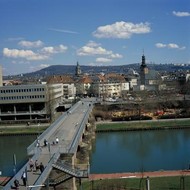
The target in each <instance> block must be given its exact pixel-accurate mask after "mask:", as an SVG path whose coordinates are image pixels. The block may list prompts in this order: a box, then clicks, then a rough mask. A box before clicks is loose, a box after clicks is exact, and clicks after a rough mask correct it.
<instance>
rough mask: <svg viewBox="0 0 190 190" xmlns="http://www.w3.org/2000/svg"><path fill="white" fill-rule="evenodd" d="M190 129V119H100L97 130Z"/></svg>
mask: <svg viewBox="0 0 190 190" xmlns="http://www.w3.org/2000/svg"><path fill="white" fill-rule="evenodd" d="M163 129H164V130H165V129H190V119H189V118H186V119H163V120H143V121H141V120H140V121H121V122H113V121H100V122H97V123H96V132H115V131H138V130H163Z"/></svg>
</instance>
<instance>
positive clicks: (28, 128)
mask: <svg viewBox="0 0 190 190" xmlns="http://www.w3.org/2000/svg"><path fill="white" fill-rule="evenodd" d="M49 125H50V124H49V123H43V124H40V125H38V124H31V125H24V124H20V125H18V124H16V125H14V124H13V125H0V136H8V135H9V136H10V135H38V134H41V133H43V131H45V130H46V129H47V128H48V127H49Z"/></svg>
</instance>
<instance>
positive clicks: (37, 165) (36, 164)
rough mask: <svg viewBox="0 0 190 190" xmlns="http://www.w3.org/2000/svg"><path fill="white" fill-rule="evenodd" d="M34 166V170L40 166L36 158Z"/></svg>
mask: <svg viewBox="0 0 190 190" xmlns="http://www.w3.org/2000/svg"><path fill="white" fill-rule="evenodd" d="M35 168H36V172H37V171H38V170H39V169H40V166H39V164H38V160H36V161H35Z"/></svg>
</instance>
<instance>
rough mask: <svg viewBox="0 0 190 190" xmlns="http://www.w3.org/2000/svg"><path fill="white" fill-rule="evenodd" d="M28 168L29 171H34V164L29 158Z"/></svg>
mask: <svg viewBox="0 0 190 190" xmlns="http://www.w3.org/2000/svg"><path fill="white" fill-rule="evenodd" d="M29 167H30V171H32V170H33V169H34V162H33V160H32V158H30V160H29Z"/></svg>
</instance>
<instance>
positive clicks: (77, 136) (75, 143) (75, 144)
mask: <svg viewBox="0 0 190 190" xmlns="http://www.w3.org/2000/svg"><path fill="white" fill-rule="evenodd" d="M92 108H93V106H92V104H89V107H88V110H87V112H86V114H85V116H84V118H83V120H82V122H81V124H80V127H79V128H78V130H77V131H76V133H75V137H74V139H73V141H72V142H71V145H70V148H69V149H68V152H70V153H75V152H76V149H77V147H78V144H79V141H80V138H81V135H82V133H83V130H84V127H85V125H86V123H87V121H88V118H89V113H90V112H91V111H92Z"/></svg>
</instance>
